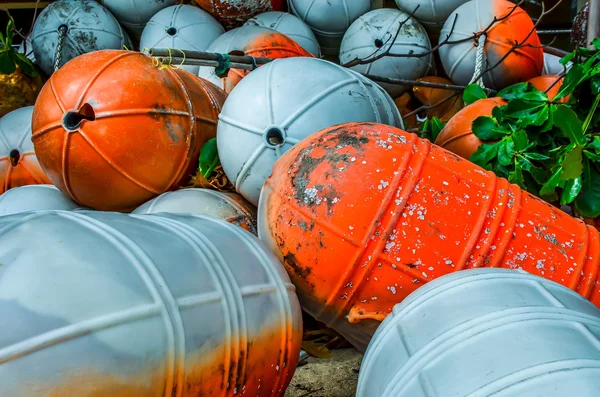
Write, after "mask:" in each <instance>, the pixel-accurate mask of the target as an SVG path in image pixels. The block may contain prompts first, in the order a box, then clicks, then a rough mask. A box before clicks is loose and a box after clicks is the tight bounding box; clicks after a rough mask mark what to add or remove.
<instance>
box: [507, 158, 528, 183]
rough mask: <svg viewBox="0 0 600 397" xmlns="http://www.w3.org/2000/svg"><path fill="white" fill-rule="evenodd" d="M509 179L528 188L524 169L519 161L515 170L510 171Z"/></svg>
mask: <svg viewBox="0 0 600 397" xmlns="http://www.w3.org/2000/svg"><path fill="white" fill-rule="evenodd" d="M508 181H509V182H510V183H514V184H516V185H519V186H520V187H521V188H523V189H526V187H525V180H524V179H523V170H522V169H521V165H520V164H519V163H516V164H515V170H514V171H512V172H509V173H508Z"/></svg>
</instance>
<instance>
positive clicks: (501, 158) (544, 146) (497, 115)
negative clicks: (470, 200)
mask: <svg viewBox="0 0 600 397" xmlns="http://www.w3.org/2000/svg"><path fill="white" fill-rule="evenodd" d="M593 44H594V46H595V49H594V50H589V49H585V48H581V49H578V50H576V51H574V52H572V53H571V54H569V55H567V56H566V57H564V58H563V59H561V63H562V65H566V64H567V63H568V62H569V61H572V62H573V66H572V67H571V69H570V70H569V71H568V73H567V74H566V75H565V77H564V81H563V84H562V86H561V88H560V89H559V92H558V94H557V96H556V97H555V98H553V100H549V99H548V96H547V95H546V94H545V93H544V92H541V91H539V90H537V89H536V88H535V87H533V86H532V85H531V84H529V83H519V84H515V85H513V86H510V87H507V88H505V89H504V90H502V91H500V92H499V93H498V96H499V97H502V98H503V99H505V100H506V101H508V103H507V104H506V105H504V106H498V107H496V108H495V109H494V110H493V113H492V116H481V117H479V118H477V119H476V120H475V121H474V122H473V126H472V129H473V133H474V134H475V135H476V136H477V137H478V138H479V139H481V140H482V141H484V142H486V143H484V144H483V145H481V146H480V147H479V149H478V150H477V152H475V153H474V154H473V155H472V156H471V161H473V162H474V163H476V164H478V165H480V166H482V167H484V168H485V169H487V170H491V171H493V172H494V173H496V174H497V175H498V176H501V177H504V178H507V179H508V180H509V181H510V182H511V183H515V184H517V185H519V186H520V187H522V188H523V189H525V190H527V191H528V192H530V193H532V194H534V195H537V196H539V197H541V198H542V199H544V200H546V201H548V202H551V203H560V205H565V204H571V205H573V207H574V209H575V211H576V212H577V213H578V214H580V215H582V216H584V217H586V218H596V217H598V216H600V112H598V111H597V110H598V106H599V103H600V38H598V39H596V40H594V42H593ZM482 96H485V93H484V92H483V90H481V88H480V87H477V86H475V85H472V86H469V87H468V88H467V90H465V93H464V95H463V97H464V99H465V103H470V102H472V101H474V100H476V99H480V98H481V97H482ZM567 97H568V101H565V98H567ZM561 100H562V101H561Z"/></svg>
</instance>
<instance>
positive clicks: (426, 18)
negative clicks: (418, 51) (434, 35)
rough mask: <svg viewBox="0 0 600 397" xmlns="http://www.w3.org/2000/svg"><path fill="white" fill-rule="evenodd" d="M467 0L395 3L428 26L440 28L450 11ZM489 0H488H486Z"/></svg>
mask: <svg viewBox="0 0 600 397" xmlns="http://www.w3.org/2000/svg"><path fill="white" fill-rule="evenodd" d="M467 1H468V0H431V1H422V0H396V5H397V6H398V8H399V9H401V10H403V11H404V12H408V13H409V14H411V15H414V16H415V18H417V20H418V21H419V22H420V23H422V24H423V25H425V26H426V27H428V28H431V29H433V30H438V31H439V30H440V29H441V28H442V26H443V25H444V22H446V19H448V17H449V16H450V14H451V13H452V11H454V10H456V9H457V8H458V7H460V6H461V5H463V4H464V3H466V2H467ZM488 1H490V0H488Z"/></svg>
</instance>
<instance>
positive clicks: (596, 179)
mask: <svg viewBox="0 0 600 397" xmlns="http://www.w3.org/2000/svg"><path fill="white" fill-rule="evenodd" d="M583 169H584V172H583V186H582V187H581V192H580V193H579V195H578V196H577V198H576V199H575V209H576V210H577V212H579V213H580V214H581V215H583V216H585V217H586V218H596V217H597V216H600V173H599V172H598V170H597V169H596V167H595V166H594V164H593V163H591V162H590V161H585V163H584V165H583Z"/></svg>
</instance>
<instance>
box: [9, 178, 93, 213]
mask: <svg viewBox="0 0 600 397" xmlns="http://www.w3.org/2000/svg"><path fill="white" fill-rule="evenodd" d="M76 209H84V208H83V207H81V206H80V205H79V204H77V203H76V202H75V201H73V200H71V198H69V196H67V195H65V194H64V193H63V192H61V191H60V190H58V188H57V187H56V186H54V185H27V186H20V187H16V188H13V189H9V190H7V191H6V192H4V193H3V194H1V195H0V216H4V215H12V214H19V213H22V212H29V211H45V210H76Z"/></svg>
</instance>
